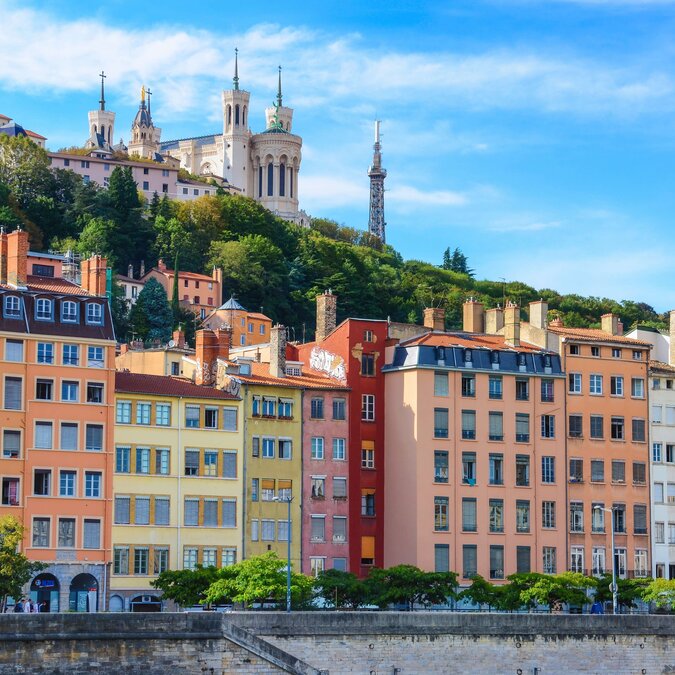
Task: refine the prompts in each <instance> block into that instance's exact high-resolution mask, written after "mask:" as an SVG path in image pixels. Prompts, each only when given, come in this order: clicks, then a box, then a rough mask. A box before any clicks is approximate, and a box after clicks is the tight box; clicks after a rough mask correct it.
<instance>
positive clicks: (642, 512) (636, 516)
mask: <svg viewBox="0 0 675 675" xmlns="http://www.w3.org/2000/svg"><path fill="white" fill-rule="evenodd" d="M633 532H634V533H635V534H647V506H646V505H645V504H633Z"/></svg>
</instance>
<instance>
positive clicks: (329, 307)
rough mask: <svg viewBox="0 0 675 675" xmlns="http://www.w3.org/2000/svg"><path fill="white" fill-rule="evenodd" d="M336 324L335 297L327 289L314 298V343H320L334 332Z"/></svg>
mask: <svg viewBox="0 0 675 675" xmlns="http://www.w3.org/2000/svg"><path fill="white" fill-rule="evenodd" d="M336 323H337V295H333V292H332V291H331V290H330V289H329V290H327V291H325V292H324V293H323V294H322V295H317V296H316V338H315V339H316V341H317V342H321V340H324V339H325V338H326V336H327V335H328V334H329V333H331V332H332V331H334V330H335V324H336Z"/></svg>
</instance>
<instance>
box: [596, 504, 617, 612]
mask: <svg viewBox="0 0 675 675" xmlns="http://www.w3.org/2000/svg"><path fill="white" fill-rule="evenodd" d="M593 510H594V511H607V513H610V514H611V516H610V520H611V521H612V522H611V525H612V614H616V613H617V609H618V606H619V587H618V586H617V585H616V551H615V549H614V509H613V508H609V509H608V508H607V507H605V506H600V505H599V504H596V505H595V506H594V507H593Z"/></svg>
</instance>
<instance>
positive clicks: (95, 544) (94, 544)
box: [82, 518, 101, 548]
mask: <svg viewBox="0 0 675 675" xmlns="http://www.w3.org/2000/svg"><path fill="white" fill-rule="evenodd" d="M82 547H83V548H101V521H100V520H91V519H89V518H85V519H84V523H83V525H82Z"/></svg>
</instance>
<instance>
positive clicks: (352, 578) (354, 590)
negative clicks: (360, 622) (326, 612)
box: [314, 570, 368, 609]
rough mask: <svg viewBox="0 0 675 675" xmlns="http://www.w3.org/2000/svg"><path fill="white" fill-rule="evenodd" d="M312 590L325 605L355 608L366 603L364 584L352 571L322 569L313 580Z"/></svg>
mask: <svg viewBox="0 0 675 675" xmlns="http://www.w3.org/2000/svg"><path fill="white" fill-rule="evenodd" d="M314 590H315V592H316V595H317V597H319V598H321V599H322V600H323V602H324V604H325V605H326V606H327V607H334V608H335V609H345V608H347V609H357V608H358V607H362V606H363V605H365V604H367V600H368V589H367V587H366V584H365V583H364V582H363V581H362V580H361V579H359V578H358V577H357V576H356V574H353V573H352V572H342V571H340V570H324V571H323V572H321V573H320V574H319V575H318V576H317V578H316V580H315V581H314Z"/></svg>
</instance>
